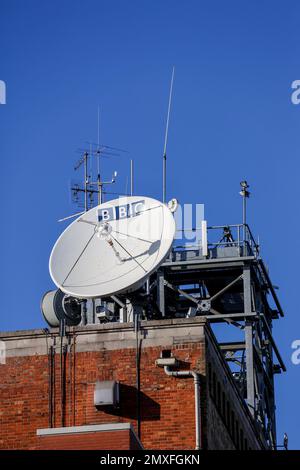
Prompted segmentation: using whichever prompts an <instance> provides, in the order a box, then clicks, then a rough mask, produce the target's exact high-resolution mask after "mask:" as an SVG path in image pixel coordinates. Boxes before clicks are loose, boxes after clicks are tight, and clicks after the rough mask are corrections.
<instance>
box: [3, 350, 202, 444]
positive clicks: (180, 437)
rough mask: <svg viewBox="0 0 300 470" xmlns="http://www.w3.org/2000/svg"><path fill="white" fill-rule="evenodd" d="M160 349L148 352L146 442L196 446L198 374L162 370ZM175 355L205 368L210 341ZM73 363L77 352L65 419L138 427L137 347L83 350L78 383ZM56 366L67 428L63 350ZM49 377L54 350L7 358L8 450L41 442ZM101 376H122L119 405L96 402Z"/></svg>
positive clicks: (144, 359)
mask: <svg viewBox="0 0 300 470" xmlns="http://www.w3.org/2000/svg"><path fill="white" fill-rule="evenodd" d="M160 351H161V348H160V347H151V348H145V349H142V354H141V374H140V377H141V392H142V393H141V415H142V425H141V441H142V444H143V446H144V448H145V449H193V448H194V447H195V422H194V384H193V379H192V378H188V379H177V378H173V377H168V376H167V375H166V374H165V373H164V370H163V369H161V368H158V367H156V366H155V360H156V359H157V358H158V357H159V355H160ZM173 354H174V355H175V356H176V358H177V359H179V360H180V361H182V364H181V368H182V369H198V370H199V371H200V372H202V373H205V359H204V344H202V343H199V342H198V343H188V344H182V345H178V346H175V347H174V348H173ZM70 359H71V361H69V360H70ZM73 367H74V363H73V359H72V357H70V356H69V354H67V357H66V403H65V425H66V426H74V425H76V426H80V425H86V424H102V423H116V422H131V423H133V425H134V428H135V430H136V431H137V426H136V390H135V384H136V372H135V349H123V350H115V351H114V350H112V351H111V350H110V351H93V352H81V353H76V360H75V390H74V388H73V375H72V374H73V372H72V371H73ZM55 369H56V378H55V379H56V380H55V382H56V384H55V427H61V413H60V358H59V354H56V363H55ZM48 378H49V374H48V357H47V356H27V357H12V358H8V359H7V363H6V365H1V367H0V448H1V449H17V448H25V449H34V448H37V447H38V442H37V437H36V429H41V428H48V427H49V387H48ZM70 379H71V380H70ZM96 380H118V381H119V382H120V408H119V409H113V408H106V409H101V410H96V409H95V408H94V405H93V389H94V384H95V382H96ZM74 398H75V403H74ZM74 404H75V406H74ZM78 445H79V444H78ZM120 445H121V444H120Z"/></svg>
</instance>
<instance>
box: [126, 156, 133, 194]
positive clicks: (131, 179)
mask: <svg viewBox="0 0 300 470" xmlns="http://www.w3.org/2000/svg"><path fill="white" fill-rule="evenodd" d="M126 192H127V191H126ZM130 196H133V160H130Z"/></svg>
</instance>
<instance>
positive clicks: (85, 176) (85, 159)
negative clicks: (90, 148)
mask: <svg viewBox="0 0 300 470" xmlns="http://www.w3.org/2000/svg"><path fill="white" fill-rule="evenodd" d="M83 158H84V210H85V212H86V211H87V210H88V201H87V183H88V181H87V180H88V174H87V172H88V169H87V167H88V153H87V152H85V154H84V157H83Z"/></svg>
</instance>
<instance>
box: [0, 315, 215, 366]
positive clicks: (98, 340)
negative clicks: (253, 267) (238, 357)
mask: <svg viewBox="0 0 300 470" xmlns="http://www.w3.org/2000/svg"><path fill="white" fill-rule="evenodd" d="M205 325H206V320H205V318H201V317H194V318H178V319H166V320H152V321H143V322H141V329H140V332H139V335H140V338H141V339H142V348H147V347H159V346H160V347H170V346H175V345H179V344H181V343H199V342H201V341H203V339H204V329H205ZM68 334H69V335H70V336H71V337H73V336H74V337H76V352H86V351H91V352H92V351H111V350H119V349H135V348H136V333H135V331H134V325H133V323H108V324H105V325H88V326H84V327H82V326H81V327H76V328H73V327H72V328H70V329H68V331H67V335H68ZM0 340H2V341H4V342H5V346H6V357H7V358H10V357H24V356H40V355H46V354H48V347H49V346H50V345H54V347H55V349H57V350H58V351H59V348H60V337H59V331H58V330H57V329H52V330H51V331H46V330H28V331H17V332H10V333H0ZM66 341H67V339H66V338H64V342H66Z"/></svg>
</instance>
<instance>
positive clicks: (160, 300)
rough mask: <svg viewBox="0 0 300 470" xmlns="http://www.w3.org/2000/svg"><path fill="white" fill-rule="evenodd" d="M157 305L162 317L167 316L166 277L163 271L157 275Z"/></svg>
mask: <svg viewBox="0 0 300 470" xmlns="http://www.w3.org/2000/svg"><path fill="white" fill-rule="evenodd" d="M157 305H158V307H159V310H160V312H161V314H162V316H163V317H164V316H165V276H164V273H163V271H162V270H159V271H158V273H157Z"/></svg>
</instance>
